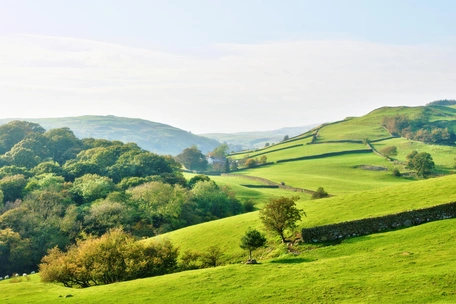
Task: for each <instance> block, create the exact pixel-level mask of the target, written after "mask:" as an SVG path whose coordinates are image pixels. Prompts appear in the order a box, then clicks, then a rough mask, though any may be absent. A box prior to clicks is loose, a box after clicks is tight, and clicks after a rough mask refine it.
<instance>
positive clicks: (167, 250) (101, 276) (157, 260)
mask: <svg viewBox="0 0 456 304" xmlns="http://www.w3.org/2000/svg"><path fill="white" fill-rule="evenodd" d="M177 256H178V250H177V249H176V248H174V247H173V245H172V243H171V242H170V241H169V240H163V241H161V242H147V243H146V242H137V241H136V240H135V239H134V238H133V237H132V236H130V235H128V234H127V233H125V232H124V231H122V230H121V229H113V230H110V231H109V232H107V233H106V234H104V235H103V236H102V237H100V238H90V239H86V240H82V241H78V243H77V244H75V245H73V246H71V247H69V248H68V250H67V251H66V252H63V251H61V250H60V249H59V248H58V247H54V248H53V249H51V250H49V252H48V254H47V255H46V256H45V257H44V258H43V260H42V263H41V264H40V266H39V269H40V276H41V280H42V281H44V282H56V283H62V284H63V285H64V286H66V287H81V288H84V287H89V286H93V285H100V284H110V283H114V282H120V281H127V280H134V279H138V278H145V277H151V276H156V275H163V274H166V273H170V272H173V271H174V270H175V269H176V266H177Z"/></svg>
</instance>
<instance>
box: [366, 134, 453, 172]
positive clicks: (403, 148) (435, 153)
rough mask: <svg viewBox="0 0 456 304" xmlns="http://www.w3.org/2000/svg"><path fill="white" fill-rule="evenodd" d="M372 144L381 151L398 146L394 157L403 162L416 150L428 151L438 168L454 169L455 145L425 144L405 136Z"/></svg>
mask: <svg viewBox="0 0 456 304" xmlns="http://www.w3.org/2000/svg"><path fill="white" fill-rule="evenodd" d="M372 145H373V146H374V147H375V149H377V150H379V151H380V150H381V149H382V148H384V147H387V146H396V147H397V152H398V153H397V155H396V156H393V158H395V159H398V160H400V161H402V162H404V161H406V156H407V155H408V154H409V153H410V152H412V151H414V150H416V151H418V152H427V153H430V154H431V155H432V159H433V160H434V162H435V164H436V166H437V168H438V169H447V170H450V169H454V164H455V156H456V148H455V147H450V146H443V145H431V144H425V143H423V142H420V141H414V140H407V139H405V138H392V139H388V140H383V141H380V142H375V143H373V144H372Z"/></svg>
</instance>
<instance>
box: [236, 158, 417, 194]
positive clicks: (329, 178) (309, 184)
mask: <svg viewBox="0 0 456 304" xmlns="http://www.w3.org/2000/svg"><path fill="white" fill-rule="evenodd" d="M362 166H378V167H384V168H385V169H392V168H393V167H394V166H395V165H394V163H392V162H389V161H387V160H386V159H384V158H383V157H380V156H378V155H376V154H374V153H367V154H365V153H363V154H349V155H339V156H333V157H324V158H317V159H310V160H300V161H292V162H286V163H278V164H274V165H270V166H264V167H260V168H255V169H250V170H246V171H241V172H240V173H241V174H245V175H249V176H260V177H264V178H267V179H269V180H271V181H274V182H277V183H280V182H284V183H285V184H286V185H290V186H294V187H298V188H304V189H309V190H316V189H317V188H318V187H323V188H324V189H325V190H326V191H327V192H328V193H330V194H333V195H341V194H345V193H353V192H357V191H364V190H370V189H374V188H381V187H385V186H391V185H394V184H401V183H408V182H410V180H408V179H404V178H397V177H394V176H393V175H392V173H391V171H388V170H383V171H376V170H370V169H365V168H369V167H362Z"/></svg>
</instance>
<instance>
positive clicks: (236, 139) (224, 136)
mask: <svg viewBox="0 0 456 304" xmlns="http://www.w3.org/2000/svg"><path fill="white" fill-rule="evenodd" d="M317 125H318V124H314V125H307V126H300V127H287V128H281V129H277V130H270V131H255V132H238V133H207V134H201V135H202V136H205V137H209V138H212V139H215V140H217V141H219V142H226V143H227V144H229V145H230V147H231V148H232V149H233V150H234V151H240V150H246V149H254V148H262V147H264V145H265V144H266V143H269V144H273V143H279V142H281V141H282V140H283V138H284V137H285V136H286V135H288V136H289V137H294V136H297V135H299V134H302V133H304V132H307V131H309V130H310V129H312V128H313V127H316V126H317Z"/></svg>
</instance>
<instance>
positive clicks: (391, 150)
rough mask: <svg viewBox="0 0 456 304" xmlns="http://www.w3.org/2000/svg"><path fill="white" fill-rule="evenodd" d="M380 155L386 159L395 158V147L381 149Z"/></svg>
mask: <svg viewBox="0 0 456 304" xmlns="http://www.w3.org/2000/svg"><path fill="white" fill-rule="evenodd" d="M380 153H382V154H383V155H385V156H386V157H390V156H395V155H397V147H396V146H387V147H385V148H383V149H381V150H380Z"/></svg>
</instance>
